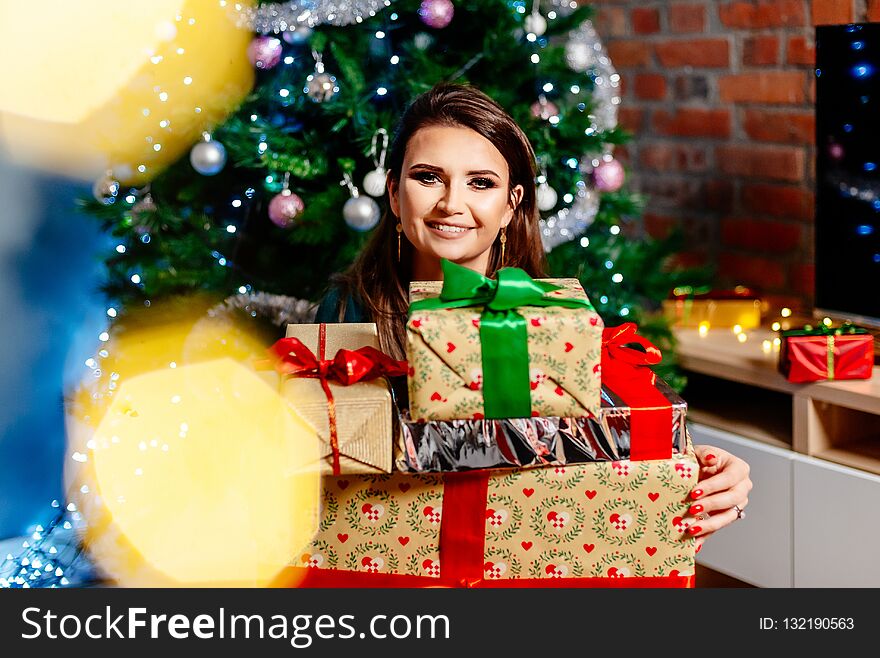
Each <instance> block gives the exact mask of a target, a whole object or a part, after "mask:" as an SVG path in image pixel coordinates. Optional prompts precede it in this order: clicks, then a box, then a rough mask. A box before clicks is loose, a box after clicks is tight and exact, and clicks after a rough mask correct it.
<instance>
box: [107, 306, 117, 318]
mask: <svg viewBox="0 0 880 658" xmlns="http://www.w3.org/2000/svg"><path fill="white" fill-rule="evenodd" d="M107 315H108V316H109V317H111V318H115V317H116V309H115V308H113V307H112V306H111V307H110V308H108V309H107Z"/></svg>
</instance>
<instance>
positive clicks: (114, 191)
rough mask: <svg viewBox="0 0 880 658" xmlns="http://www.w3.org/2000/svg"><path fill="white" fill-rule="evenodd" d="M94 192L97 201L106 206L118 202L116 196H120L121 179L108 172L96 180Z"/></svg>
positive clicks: (93, 187)
mask: <svg viewBox="0 0 880 658" xmlns="http://www.w3.org/2000/svg"><path fill="white" fill-rule="evenodd" d="M92 194H93V195H94V197H95V199H96V200H97V201H100V202H101V203H103V204H104V205H105V206H109V205H111V204H113V203H116V197H117V196H119V181H118V180H116V179H115V178H113V176H112V174H111V173H110V172H108V173H107V174H106V175H104V176H103V177H102V178H99V179H98V180H97V181H95V184H94V185H93V186H92Z"/></svg>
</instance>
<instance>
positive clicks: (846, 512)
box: [701, 455, 880, 587]
mask: <svg viewBox="0 0 880 658" xmlns="http://www.w3.org/2000/svg"><path fill="white" fill-rule="evenodd" d="M793 465H794V474H793V485H794V487H793V489H792V492H793V495H792V499H793V503H794V533H793V536H794V547H795V550H794V585H795V587H880V559H878V558H880V477H878V476H877V475H874V474H872V473H866V472H864V471H861V470H856V469H853V468H848V467H846V466H838V465H837V464H831V463H829V462H826V461H823V460H820V459H813V458H811V457H805V456H802V455H796V456H795V458H794V461H793ZM756 487H757V485H756ZM749 509H750V510H751V505H750V506H749ZM702 552H703V551H701V554H702Z"/></svg>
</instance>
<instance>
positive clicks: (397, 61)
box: [390, 55, 400, 64]
mask: <svg viewBox="0 0 880 658" xmlns="http://www.w3.org/2000/svg"><path fill="white" fill-rule="evenodd" d="M390 62H391V63H392V64H397V63H399V62H400V57H398V56H397V55H392V56H391V60H390Z"/></svg>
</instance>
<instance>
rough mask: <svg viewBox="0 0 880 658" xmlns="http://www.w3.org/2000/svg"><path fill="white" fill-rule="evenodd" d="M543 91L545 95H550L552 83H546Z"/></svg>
mask: <svg viewBox="0 0 880 658" xmlns="http://www.w3.org/2000/svg"><path fill="white" fill-rule="evenodd" d="M543 89H544V91H545V92H546V93H550V92H551V91H553V83H552V82H548V83H546V84H545V85H544V87H543Z"/></svg>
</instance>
